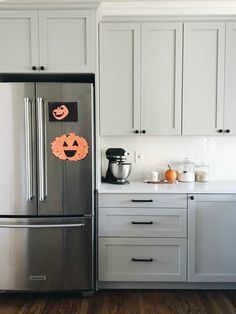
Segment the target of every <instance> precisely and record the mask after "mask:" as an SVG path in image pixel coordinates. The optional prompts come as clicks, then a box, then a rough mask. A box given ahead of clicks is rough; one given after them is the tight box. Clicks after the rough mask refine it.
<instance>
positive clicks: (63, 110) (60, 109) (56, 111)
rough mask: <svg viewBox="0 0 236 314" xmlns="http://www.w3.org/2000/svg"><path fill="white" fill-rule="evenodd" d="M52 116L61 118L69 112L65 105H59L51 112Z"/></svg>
mask: <svg viewBox="0 0 236 314" xmlns="http://www.w3.org/2000/svg"><path fill="white" fill-rule="evenodd" d="M52 114H53V116H54V118H55V119H57V120H63V119H64V118H65V117H66V116H68V114H69V110H68V108H67V107H66V105H61V106H60V107H57V108H56V109H54V110H53V112H52Z"/></svg>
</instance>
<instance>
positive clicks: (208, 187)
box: [98, 181, 236, 193]
mask: <svg viewBox="0 0 236 314" xmlns="http://www.w3.org/2000/svg"><path fill="white" fill-rule="evenodd" d="M98 193H236V181H210V182H207V183H200V182H193V183H182V182H178V183H174V184H164V183H163V184H152V183H144V182H138V181H133V182H130V184H125V185H116V184H109V183H101V184H100V187H99V188H98Z"/></svg>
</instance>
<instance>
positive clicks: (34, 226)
mask: <svg viewBox="0 0 236 314" xmlns="http://www.w3.org/2000/svg"><path fill="white" fill-rule="evenodd" d="M78 227H85V224H57V225H56V224H54V225H53V224H51V225H18V224H14V225H13V224H12V225H8V224H2V225H1V224H0V228H78Z"/></svg>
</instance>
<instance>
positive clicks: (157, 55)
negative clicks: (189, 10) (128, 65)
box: [141, 23, 183, 135]
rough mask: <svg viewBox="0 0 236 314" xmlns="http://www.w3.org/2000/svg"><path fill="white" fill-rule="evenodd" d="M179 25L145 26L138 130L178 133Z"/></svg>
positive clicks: (179, 111)
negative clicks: (139, 125)
mask: <svg viewBox="0 0 236 314" xmlns="http://www.w3.org/2000/svg"><path fill="white" fill-rule="evenodd" d="M182 25H183V24H182V23H145V24H143V25H142V46H141V92H142V96H141V104H142V105H141V130H145V131H146V132H147V134H148V135H180V134H181V89H182Z"/></svg>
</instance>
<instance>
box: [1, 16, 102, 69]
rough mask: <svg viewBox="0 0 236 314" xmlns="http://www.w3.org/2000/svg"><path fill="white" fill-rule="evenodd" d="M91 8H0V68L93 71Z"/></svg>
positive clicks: (94, 56)
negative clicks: (31, 9) (4, 9)
mask: <svg viewBox="0 0 236 314" xmlns="http://www.w3.org/2000/svg"><path fill="white" fill-rule="evenodd" d="M95 29H96V28H95V13H94V12H93V11H92V10H91V11H90V10H73V11H72V10H40V11H36V10H35V11H28V10H25V11H20V10H19V11H17V10H11V11H0V40H1V50H0V72H2V73H3V72H22V73H25V72H38V71H43V72H52V73H53V72H94V71H95V60H96V49H95V47H96V44H95Z"/></svg>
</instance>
